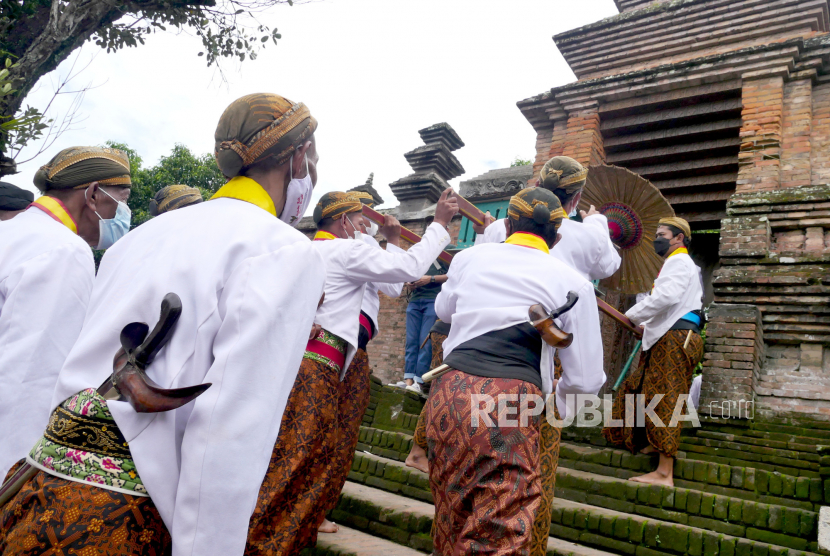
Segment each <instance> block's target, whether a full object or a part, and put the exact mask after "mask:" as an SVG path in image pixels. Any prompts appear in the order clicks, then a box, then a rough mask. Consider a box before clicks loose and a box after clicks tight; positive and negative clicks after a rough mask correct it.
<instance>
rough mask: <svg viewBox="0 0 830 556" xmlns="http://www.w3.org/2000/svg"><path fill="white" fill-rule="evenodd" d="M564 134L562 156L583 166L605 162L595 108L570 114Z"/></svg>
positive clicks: (598, 120) (597, 113)
mask: <svg viewBox="0 0 830 556" xmlns="http://www.w3.org/2000/svg"><path fill="white" fill-rule="evenodd" d="M565 133H566V135H565V137H564V139H563V143H564V144H563V148H562V153H561V154H562V155H564V156H569V157H571V158H573V159H574V160H577V161H579V162H580V163H582V164H583V165H584V166H588V165H590V164H602V163H603V162H605V149H604V148H603V146H602V133H601V132H600V119H599V112H598V109H597V107H596V106H593V107H589V108H585V109H583V110H580V111H578V112H575V113H571V114H570V115H569V117H568V124H567V128H566V131H565ZM551 146H553V145H551ZM552 156H555V155H552Z"/></svg>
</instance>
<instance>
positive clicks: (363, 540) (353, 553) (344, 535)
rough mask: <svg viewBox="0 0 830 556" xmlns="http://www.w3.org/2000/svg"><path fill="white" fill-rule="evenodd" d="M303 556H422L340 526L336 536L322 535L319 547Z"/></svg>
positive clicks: (304, 552) (421, 553)
mask: <svg viewBox="0 0 830 556" xmlns="http://www.w3.org/2000/svg"><path fill="white" fill-rule="evenodd" d="M301 554H302V555H303V556H422V555H423V552H418V551H417V550H414V549H412V548H408V547H406V546H402V545H400V544H396V543H394V542H391V541H387V540H385V539H382V538H380V537H374V536H372V535H369V534H367V533H363V532H361V531H357V530H355V529H350V528H348V527H343V526H342V525H341V526H340V530H339V531H338V532H337V533H335V534H323V533H321V534H320V535H319V536H318V537H317V546H315V547H314V548H311V549H307V550H304V551H303V552H302V553H301Z"/></svg>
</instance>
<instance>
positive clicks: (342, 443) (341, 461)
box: [320, 349, 372, 521]
mask: <svg viewBox="0 0 830 556" xmlns="http://www.w3.org/2000/svg"><path fill="white" fill-rule="evenodd" d="M371 374H372V369H371V367H369V355H368V354H367V353H366V352H365V351H363V350H362V349H358V350H357V353H355V356H354V359H352V362H351V364H350V365H349V370H348V371H346V377H345V378H344V379H343V382H342V383H341V384H340V401H339V404H338V410H337V428H338V430H337V437H336V439H335V443H336V444H335V447H334V451H335V455H334V458H332V460H331V465H332V469H331V471H330V474H331V476H332V480H331V483H330V485H329V486H330V487H331V488H330V490H329V492H328V493H327V495H326V498H325V500H323V502H325V505H324V506H323V507H322V508H321V509H320V511H321V512H322V514H325V513H326V512H328V511H329V510H331V509H332V508H334V507H335V506H336V505H337V499H338V498H339V497H340V491H341V490H343V485H344V484H346V477H347V476H348V475H349V470H350V469H351V468H352V462H353V461H354V451H355V448H356V447H357V439H358V436H359V435H360V425H361V423H362V422H363V414H364V413H366V408H367V407H369V376H370V375H371ZM321 521H322V520H321Z"/></svg>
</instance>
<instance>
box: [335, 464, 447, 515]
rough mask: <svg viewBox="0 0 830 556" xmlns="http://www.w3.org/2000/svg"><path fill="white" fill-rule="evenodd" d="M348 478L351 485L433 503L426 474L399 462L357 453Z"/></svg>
mask: <svg viewBox="0 0 830 556" xmlns="http://www.w3.org/2000/svg"><path fill="white" fill-rule="evenodd" d="M348 478H349V480H350V481H352V482H353V483H359V484H365V485H367V486H370V487H374V488H379V489H381V490H385V491H387V492H393V493H400V494H403V495H404V496H407V497H409V498H414V499H416V500H422V501H425V502H429V503H430V504H431V503H432V502H433V500H432V492H430V490H429V477H428V476H427V474H426V473H423V472H421V471H418V470H417V469H413V468H412V467H407V466H406V465H404V464H403V463H402V462H400V461H396V460H392V459H388V458H384V457H381V456H377V455H375V454H367V453H365V452H363V453H361V452H358V453H356V454H355V458H354V462H353V463H352V469H351V471H349V475H348Z"/></svg>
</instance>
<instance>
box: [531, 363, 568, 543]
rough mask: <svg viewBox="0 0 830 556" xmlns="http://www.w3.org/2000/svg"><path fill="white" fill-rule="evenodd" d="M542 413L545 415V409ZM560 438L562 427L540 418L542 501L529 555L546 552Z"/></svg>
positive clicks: (550, 399) (534, 526)
mask: <svg viewBox="0 0 830 556" xmlns="http://www.w3.org/2000/svg"><path fill="white" fill-rule="evenodd" d="M557 360H558V358H557ZM560 375H561V373H560ZM548 403H553V396H550V397H549V399H548ZM554 412H555V416H556V419H557V420H558V419H559V411H558V410H554ZM542 415H543V416H545V417H546V416H547V411H545V412H544V413H543V414H542ZM561 439H562V429H560V428H559V427H557V426H555V425H552V424H551V423H550V422H548V420H547V418H544V419H542V423H541V428H540V431H539V475H540V476H541V479H542V497H541V498H542V502H541V503H540V504H539V509H538V511H537V512H536V517H535V518H534V520H533V535H532V540H531V543H530V555H531V556H545V554H547V553H548V537H550V517H551V505H552V504H553V498H554V492H555V489H556V468H557V467H559V443H560V441H561Z"/></svg>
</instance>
